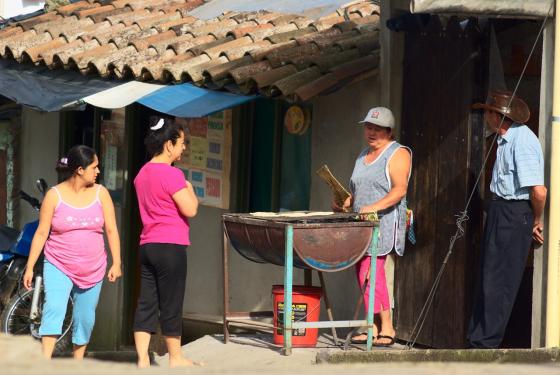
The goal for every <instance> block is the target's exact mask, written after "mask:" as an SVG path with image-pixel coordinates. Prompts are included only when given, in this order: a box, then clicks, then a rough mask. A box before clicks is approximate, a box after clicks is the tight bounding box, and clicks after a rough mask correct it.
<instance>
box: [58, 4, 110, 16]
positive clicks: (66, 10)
mask: <svg viewBox="0 0 560 375" xmlns="http://www.w3.org/2000/svg"><path fill="white" fill-rule="evenodd" d="M100 6H101V5H100V4H99V3H93V4H92V3H90V2H88V1H78V2H77V3H73V4H68V5H63V6H61V7H58V8H56V12H57V13H58V14H60V15H62V16H65V17H66V16H69V15H70V14H72V13H74V12H76V11H79V10H86V9H91V8H97V7H100Z"/></svg>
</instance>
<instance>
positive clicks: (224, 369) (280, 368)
mask: <svg viewBox="0 0 560 375" xmlns="http://www.w3.org/2000/svg"><path fill="white" fill-rule="evenodd" d="M322 350H340V349H337V348H318V349H294V351H293V354H292V356H289V357H286V356H283V355H281V353H280V351H279V350H278V349H277V348H274V347H272V346H271V345H270V343H269V342H268V341H267V340H266V339H262V338H259V337H253V338H250V339H248V338H244V337H239V338H235V337H234V338H233V339H232V342H231V343H229V344H227V345H225V344H224V343H223V342H222V341H221V339H220V337H213V336H205V337H203V338H201V339H199V340H197V341H194V342H192V343H190V344H188V345H185V346H184V347H183V352H184V353H185V355H186V356H188V357H189V358H192V359H195V360H198V361H203V362H204V363H205V366H203V367H198V366H196V367H192V368H188V369H170V368H168V367H167V357H166V356H162V357H157V358H156V365H155V366H152V368H150V369H147V370H138V369H137V368H136V367H135V365H134V364H133V363H119V362H110V361H100V360H93V359H86V360H84V361H83V362H77V361H74V360H72V359H67V358H63V359H54V360H52V361H46V360H44V359H43V358H41V356H40V345H39V343H38V342H36V341H34V340H33V339H31V338H30V337H8V336H0V363H1V365H0V373H1V374H2V375H12V374H14V375H15V374H18V375H25V374H37V375H39V374H60V375H63V374H77V375H81V374H83V375H90V374H109V375H111V374H115V375H116V374H126V375H131V374H134V373H139V374H146V375H151V374H154V375H156V374H164V373H165V374H185V373H188V374H262V373H266V374H267V375H268V374H273V375H274V374H293V373H300V374H304V373H305V374H306V375H331V374H333V375H334V374H341V373H344V374H345V375H353V374H356V375H357V374H360V375H363V374H364V372H366V371H367V372H368V373H371V374H373V373H376V372H383V374H384V375H410V374H411V373H414V375H424V374H425V375H428V374H429V375H439V374H441V375H473V374H485V375H521V374H524V375H525V374H526V375H529V374H531V375H532V374H535V373H538V374H539V375H548V374H551V375H552V374H560V364H548V365H517V364H497V363H490V364H474V363H379V364H339V365H327V364H321V365H317V364H315V358H316V355H317V353H318V352H319V351H322Z"/></svg>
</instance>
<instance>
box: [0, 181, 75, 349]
mask: <svg viewBox="0 0 560 375" xmlns="http://www.w3.org/2000/svg"><path fill="white" fill-rule="evenodd" d="M37 189H38V190H39V191H40V192H41V194H42V195H43V196H44V195H45V193H46V191H47V189H48V186H47V183H46V182H45V180H43V179H39V180H37ZM19 196H20V198H21V199H22V200H24V201H26V202H27V203H29V204H30V205H31V207H33V209H34V210H35V211H37V212H38V211H39V209H40V208H41V202H39V200H38V199H37V198H34V197H31V196H30V195H28V194H27V193H25V192H23V191H20V194H19ZM38 226H39V220H34V221H31V222H29V223H27V224H25V225H24V226H23V229H22V230H21V231H18V230H16V229H14V228H10V227H8V226H5V225H0V309H1V314H0V332H1V333H7V334H12V335H31V336H33V337H34V338H36V339H40V335H39V327H40V325H41V316H42V306H43V301H44V290H43V272H42V271H43V270H42V268H43V267H42V265H43V261H42V259H40V260H39V261H37V265H36V269H35V270H34V275H35V276H34V277H35V278H34V283H33V288H32V289H31V290H26V289H25V288H24V287H23V285H22V283H21V281H22V278H23V274H24V272H25V266H26V264H27V258H28V256H29V251H30V249H31V241H32V240H33V236H34V234H35V232H36V231H37V227H38ZM72 307H73V303H72V299H70V301H69V302H68V308H67V310H66V316H65V318H64V323H63V326H62V334H61V335H60V337H59V338H58V341H57V343H56V347H55V352H54V353H55V354H58V355H61V354H64V353H66V352H67V351H68V350H69V349H70V346H71V336H72V335H71V327H72Z"/></svg>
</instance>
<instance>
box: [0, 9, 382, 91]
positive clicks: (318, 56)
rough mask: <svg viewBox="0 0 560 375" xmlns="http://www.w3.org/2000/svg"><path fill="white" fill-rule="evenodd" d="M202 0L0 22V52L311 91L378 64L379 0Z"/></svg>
mask: <svg viewBox="0 0 560 375" xmlns="http://www.w3.org/2000/svg"><path fill="white" fill-rule="evenodd" d="M204 2H205V0H116V1H111V0H88V1H85V0H84V1H78V2H76V3H73V4H70V5H66V6H62V7H59V8H58V9H56V10H55V11H52V12H49V13H46V14H43V15H40V16H37V17H33V18H30V19H27V20H24V21H21V22H18V23H15V24H13V25H10V26H8V27H6V28H5V29H3V30H0V56H3V57H5V58H8V59H14V60H16V61H18V62H31V63H33V64H41V65H45V66H47V67H48V68H49V69H62V68H64V69H76V70H79V71H80V72H82V73H83V74H95V75H99V76H102V77H110V78H112V79H137V80H148V81H153V80H156V81H162V82H169V81H186V82H192V83H194V84H197V85H200V86H205V87H208V88H210V89H223V90H230V91H232V92H242V93H259V94H261V95H265V96H284V97H285V98H288V99H293V100H309V99H310V98H312V97H313V96H316V95H320V94H322V93H328V92H331V91H333V90H336V89H338V88H340V87H342V86H344V85H346V84H350V83H351V82H354V81H356V80H360V79H364V78H366V77H369V76H371V75H374V74H377V66H378V62H379V48H380V46H379V13H380V9H379V6H378V5H376V4H375V1H374V0H357V1H353V2H352V3H351V4H350V5H348V6H346V7H344V8H341V9H338V10H337V11H336V12H334V13H332V14H330V15H328V16H325V17H322V18H320V19H318V20H312V19H310V18H307V17H303V16H301V15H297V14H282V13H274V12H269V11H258V12H228V11H225V12H224V13H223V14H222V15H220V16H219V17H216V18H214V19H210V20H201V19H197V18H195V17H193V16H192V15H190V14H189V11H191V10H192V9H194V8H196V7H198V6H200V5H202V4H203V3H204Z"/></svg>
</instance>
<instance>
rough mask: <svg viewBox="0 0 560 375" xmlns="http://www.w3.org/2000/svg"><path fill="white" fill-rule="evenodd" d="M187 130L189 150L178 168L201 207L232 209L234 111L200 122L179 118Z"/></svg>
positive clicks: (178, 164)
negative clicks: (231, 179)
mask: <svg viewBox="0 0 560 375" xmlns="http://www.w3.org/2000/svg"><path fill="white" fill-rule="evenodd" d="M175 121H176V122H178V123H179V124H181V125H182V126H183V127H184V128H185V130H186V133H187V134H186V142H187V150H186V151H185V153H184V154H183V157H182V158H181V160H180V161H179V162H177V163H176V164H175V165H176V166H177V167H178V168H180V169H182V170H183V172H184V173H185V177H186V179H187V180H189V181H190V182H191V183H192V185H193V188H194V191H195V193H196V195H197V197H198V199H199V202H200V204H203V205H207V206H213V207H218V208H222V209H228V208H229V193H230V169H231V163H230V159H231V137H232V136H231V122H232V115H231V110H225V111H222V112H219V113H216V114H214V115H210V116H208V117H204V118H199V119H188V118H177V119H175Z"/></svg>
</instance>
